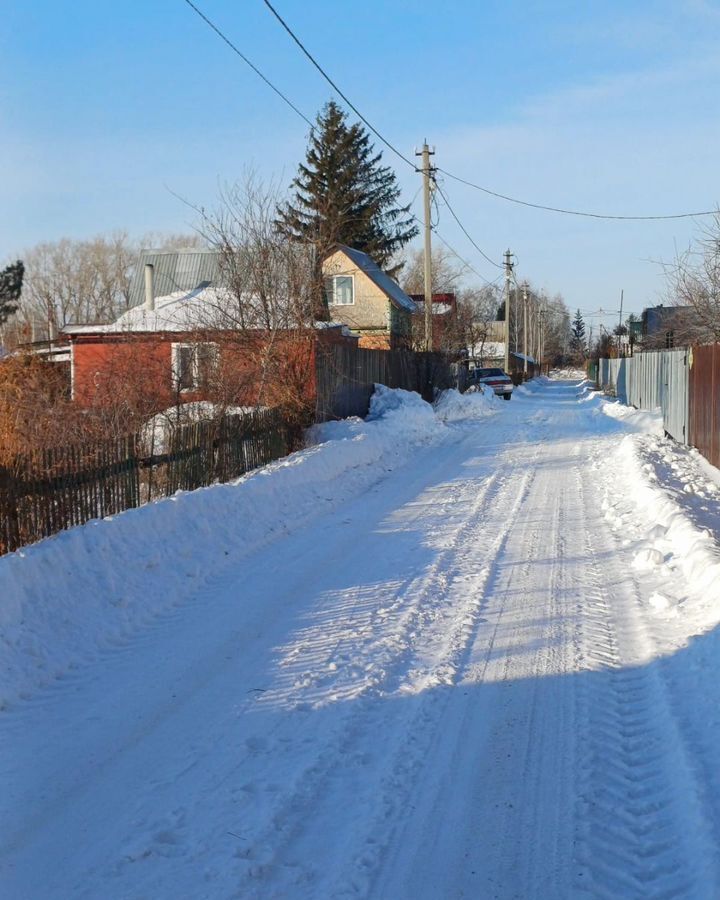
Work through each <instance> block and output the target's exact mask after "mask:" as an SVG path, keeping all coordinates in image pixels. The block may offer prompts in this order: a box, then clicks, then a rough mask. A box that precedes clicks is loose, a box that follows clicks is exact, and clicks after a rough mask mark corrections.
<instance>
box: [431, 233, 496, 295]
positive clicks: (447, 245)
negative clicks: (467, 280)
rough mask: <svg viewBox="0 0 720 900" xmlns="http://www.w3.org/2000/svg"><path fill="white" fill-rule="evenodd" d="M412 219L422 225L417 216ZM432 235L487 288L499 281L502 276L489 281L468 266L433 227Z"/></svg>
mask: <svg viewBox="0 0 720 900" xmlns="http://www.w3.org/2000/svg"><path fill="white" fill-rule="evenodd" d="M413 219H415V221H416V222H419V223H420V225H422V224H423V222H422V220H421V219H419V218H418V217H417V216H413ZM432 233H433V234H434V235H435V237H436V238H437V239H438V240H439V241H440V242H441V243H442V244H445V246H446V247H447V248H448V250H449V251H450V252H451V253H452V254H453V256H455V257H456V258H457V259H459V260H460V262H461V263H462V264H463V265H464V266H465V268H466V269H469V270H470V271H471V272H472V273H473V274H474V275H477V277H478V278H479V279H480V280H481V281H483V282H484V283H485V284H486V285H487V286H488V287H493V285H495V284H497V282H498V281H500V279H501V278H502V275H498V277H497V278H495V279H494V280H493V281H490V280H489V279H487V278H486V277H485V276H484V275H481V274H480V272H478V270H477V269H476V268H475V267H474V266H472V265H470V263H469V262H468V261H467V260H466V259H465V257H464V256H460V254H459V253H458V252H457V250H456V249H455V248H454V247H453V246H452V245H451V244H449V243H448V242H447V241H446V240H445V238H444V237H443V236H442V235H441V234H440V232H439V231H438V230H437V228H436V227H434V226H433V229H432Z"/></svg>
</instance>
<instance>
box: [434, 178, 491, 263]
mask: <svg viewBox="0 0 720 900" xmlns="http://www.w3.org/2000/svg"><path fill="white" fill-rule="evenodd" d="M433 182H434V184H435V187H436V188H437V190H438V192H439V194H440V196H441V197H442V198H443V200H444V201H445V206H447V208H448V210H449V211H450V215H451V216H452V217H453V219H455V221H456V222H457V223H458V225H459V226H460V229H461V230H462V233H463V234H464V235H465V237H466V238H467V239H468V240H469V241H470V243H471V244H472V245H473V247H474V248H475V249H476V250H477V252H478V253H479V254H480V256H482V257H483V259H486V260H487V261H488V262H489V263H490V265H492V266H496V267H497V268H498V269H502V268H503V267H502V265H501V264H500V263H496V262H495V260H494V259H490V257H489V256H488V255H487V253H485V251H484V250H483V249H482V248H481V247H478V245H477V244H476V243H475V241H474V240H473V239H472V238H471V237H470V235H469V233H468V230H467V228H465V226H464V225H463V223H462V222H461V221H460V219H459V218H458V217H457V213H456V212H455V210H454V209H453V208H452V206H451V205H450V201H449V200H448V198H447V195H446V194H445V192H444V191H443V189H442V188H441V187H440V185H439V184H438V182H437V179H433Z"/></svg>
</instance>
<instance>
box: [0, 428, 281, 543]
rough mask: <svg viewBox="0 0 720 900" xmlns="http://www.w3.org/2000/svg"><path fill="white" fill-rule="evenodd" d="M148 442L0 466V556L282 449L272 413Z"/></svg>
mask: <svg viewBox="0 0 720 900" xmlns="http://www.w3.org/2000/svg"><path fill="white" fill-rule="evenodd" d="M153 434H154V432H153ZM153 440H154V437H150V438H148V436H147V435H143V434H133V435H128V436H125V437H122V438H120V439H118V440H113V441H103V442H97V443H92V444H80V445H75V446H68V447H60V448H49V449H43V450H38V451H37V452H36V453H35V454H33V455H32V456H30V457H22V458H18V459H16V460H15V461H14V463H13V465H12V466H11V467H9V468H2V467H0V553H9V552H11V551H13V550H17V549H18V548H20V547H23V546H25V545H27V544H30V543H33V542H34V541H37V540H40V539H41V538H44V537H48V536H50V535H52V534H56V533H57V532H59V531H63V530H64V529H66V528H71V527H73V526H74V525H82V524H84V523H85V522H89V521H90V520H91V519H100V518H103V517H105V516H111V515H115V514H116V513H119V512H122V511H123V510H126V509H132V508H133V507H137V506H140V505H141V504H143V503H147V502H149V501H150V500H156V499H159V498H161V497H168V496H171V495H172V494H174V493H175V492H176V491H178V490H186V491H191V490H194V489H195V488H199V487H204V486H206V485H210V484H214V483H216V482H223V481H229V480H230V479H232V478H237V477H238V476H240V475H243V474H244V473H245V472H248V471H250V470H251V469H254V468H257V467H258V466H262V465H265V464H266V463H268V462H271V461H272V460H274V459H279V458H280V457H282V456H285V455H287V453H289V452H290V446H289V431H288V428H287V427H286V425H285V423H284V422H283V420H282V418H281V417H280V415H279V413H278V412H277V411H276V410H259V411H253V412H248V413H243V414H237V415H228V416H225V417H223V418H221V419H218V420H215V421H202V422H195V423H192V424H189V425H180V426H175V427H172V428H171V429H170V430H169V433H168V440H167V445H166V446H163V447H162V448H161V449H162V450H163V452H161V453H155V452H153V451H154V449H155V448H154V446H153ZM148 441H149V442H150V447H149V448H148Z"/></svg>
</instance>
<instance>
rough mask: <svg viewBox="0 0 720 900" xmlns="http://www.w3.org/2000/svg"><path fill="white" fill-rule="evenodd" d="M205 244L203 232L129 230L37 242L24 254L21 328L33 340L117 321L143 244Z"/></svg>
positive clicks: (18, 319)
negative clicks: (136, 233)
mask: <svg viewBox="0 0 720 900" xmlns="http://www.w3.org/2000/svg"><path fill="white" fill-rule="evenodd" d="M200 245H204V244H203V241H202V239H201V238H200V237H199V236H198V235H189V236H187V235H165V236H163V235H159V234H148V235H146V236H144V237H143V238H141V239H139V240H138V239H131V238H130V237H129V236H128V234H127V233H126V232H124V231H118V232H115V233H113V234H111V235H109V236H99V237H95V238H92V239H89V240H72V239H70V238H63V239H62V240H59V241H54V242H46V243H41V244H37V245H36V246H35V247H32V248H31V249H30V250H27V251H26V252H25V253H24V254H23V258H24V260H25V268H26V273H25V283H24V287H23V293H22V298H21V301H20V306H19V309H18V312H17V316H16V327H17V328H19V329H20V331H21V337H22V338H23V339H25V340H31V339H33V338H36V339H46V338H52V337H55V336H56V335H57V333H58V332H59V331H60V330H61V329H62V328H63V327H64V326H65V325H68V324H77V323H105V322H112V321H113V320H114V319H115V318H116V317H117V316H118V315H119V314H120V313H122V312H123V311H124V310H126V309H127V308H128V306H129V302H130V286H131V283H132V279H133V273H134V268H135V265H136V263H137V259H138V256H139V253H140V250H141V249H142V248H143V247H148V246H156V247H159V248H160V249H172V248H173V247H177V246H200Z"/></svg>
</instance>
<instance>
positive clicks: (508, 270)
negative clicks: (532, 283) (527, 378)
mask: <svg viewBox="0 0 720 900" xmlns="http://www.w3.org/2000/svg"><path fill="white" fill-rule="evenodd" d="M511 257H512V253H511V252H510V251H509V250H506V251H505V371H506V372H507V373H508V375H509V374H510V279H511V278H512V270H513V264H512V262H511Z"/></svg>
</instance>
